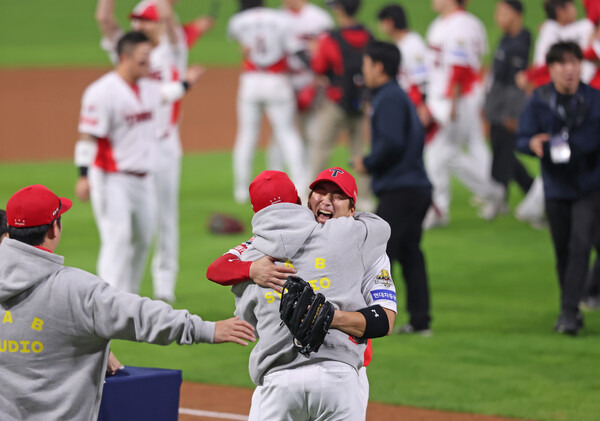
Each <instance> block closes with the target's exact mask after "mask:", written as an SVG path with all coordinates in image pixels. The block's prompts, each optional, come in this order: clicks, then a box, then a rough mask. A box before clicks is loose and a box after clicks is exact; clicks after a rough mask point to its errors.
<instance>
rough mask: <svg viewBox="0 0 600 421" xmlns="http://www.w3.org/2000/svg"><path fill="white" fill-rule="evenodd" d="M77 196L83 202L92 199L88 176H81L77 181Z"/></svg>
mask: <svg viewBox="0 0 600 421" xmlns="http://www.w3.org/2000/svg"><path fill="white" fill-rule="evenodd" d="M75 196H77V198H78V199H79V200H81V201H82V202H87V201H88V200H90V181H89V180H88V178H87V177H79V178H78V179H77V182H76V183H75Z"/></svg>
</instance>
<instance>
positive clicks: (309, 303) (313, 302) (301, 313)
mask: <svg viewBox="0 0 600 421" xmlns="http://www.w3.org/2000/svg"><path fill="white" fill-rule="evenodd" d="M334 312H335V308H334V307H333V304H331V303H330V302H329V301H327V300H326V299H325V296H324V295H323V294H320V293H319V294H315V292H314V291H313V289H312V287H311V286H310V284H309V283H308V282H306V281H305V280H304V279H302V278H299V277H298V276H288V279H287V282H286V283H285V285H284V286H283V294H282V295H281V304H280V305H279V314H280V316H281V320H282V322H283V323H284V324H285V325H286V326H287V327H288V329H289V330H290V332H292V336H294V344H295V345H296V346H297V347H298V348H299V349H298V351H299V352H300V353H301V354H302V355H304V356H306V357H308V356H309V355H310V353H311V352H317V351H318V350H319V347H320V346H321V345H322V344H323V341H325V335H327V332H328V330H329V326H331V322H332V320H333V313H334Z"/></svg>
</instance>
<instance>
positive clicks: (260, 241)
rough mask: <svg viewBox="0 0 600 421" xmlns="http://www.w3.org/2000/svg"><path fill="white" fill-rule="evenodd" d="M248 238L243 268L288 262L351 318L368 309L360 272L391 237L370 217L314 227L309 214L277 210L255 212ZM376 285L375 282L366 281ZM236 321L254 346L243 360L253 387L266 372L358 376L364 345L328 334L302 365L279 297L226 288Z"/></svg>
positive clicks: (250, 286)
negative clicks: (314, 369) (304, 368)
mask: <svg viewBox="0 0 600 421" xmlns="http://www.w3.org/2000/svg"><path fill="white" fill-rule="evenodd" d="M252 226H253V231H254V234H255V238H254V241H253V242H252V245H251V246H250V247H249V248H248V250H246V251H245V252H244V254H242V260H245V261H253V260H256V259H258V258H260V257H262V256H264V255H269V256H272V257H274V258H276V259H278V260H282V261H284V262H285V261H289V262H288V264H290V263H291V264H292V265H293V267H294V268H296V270H297V271H298V272H297V275H298V276H300V277H301V278H303V279H304V280H305V281H307V282H309V283H311V284H312V286H313V289H314V290H315V291H316V292H320V293H322V294H323V295H325V297H326V298H327V300H328V301H330V302H331V303H332V304H333V305H334V307H335V308H336V309H339V310H344V311H356V310H359V309H361V308H365V307H367V306H368V304H367V303H368V295H369V290H370V289H371V287H372V285H365V283H364V282H363V279H364V275H365V272H366V271H367V269H369V268H371V267H372V266H373V265H374V263H375V262H377V261H379V260H380V259H381V256H382V255H385V249H386V245H387V241H388V238H389V236H390V228H389V225H388V224H387V222H385V221H384V220H383V219H381V218H379V217H378V216H376V215H373V214H370V213H363V214H360V216H358V217H357V218H352V217H350V218H336V219H332V220H329V221H327V222H326V223H325V224H319V223H318V222H316V221H315V218H314V215H313V213H312V211H311V210H309V209H308V208H306V207H302V206H299V205H294V204H289V203H282V204H277V205H271V206H269V207H266V208H265V209H263V210H261V211H260V212H257V213H256V215H254V218H253V219H252ZM372 281H373V282H375V279H372ZM232 292H233V293H234V295H235V296H236V315H238V316H240V318H242V319H244V320H246V321H248V322H249V323H251V324H253V325H254V326H255V329H256V334H257V336H258V337H259V338H260V339H259V340H258V342H257V344H256V346H255V347H254V349H253V350H252V353H251V354H250V361H249V372H250V377H251V378H252V381H253V382H254V383H255V384H257V385H261V384H262V382H263V378H264V376H265V375H266V374H268V373H269V372H274V371H278V370H283V369H289V368H294V367H298V366H301V365H305V364H314V363H319V362H321V361H325V360H333V361H340V362H344V363H347V364H349V365H351V366H352V367H354V368H355V369H357V370H358V369H359V368H360V367H362V365H363V358H364V351H365V347H366V345H365V344H359V343H357V342H356V341H355V340H353V339H352V338H350V336H349V335H348V334H346V333H344V332H341V331H339V330H335V329H331V330H330V331H329V334H328V335H327V337H326V339H325V342H324V344H323V345H322V346H321V348H320V349H319V352H317V353H312V354H311V355H310V357H309V358H306V357H305V356H303V355H301V354H299V353H298V351H297V350H296V349H295V347H294V345H293V342H292V335H291V334H290V332H289V330H288V328H287V327H286V326H285V325H283V326H282V325H281V319H280V317H279V303H280V295H279V294H278V293H276V292H274V291H273V290H272V289H270V288H263V287H261V286H259V285H256V284H254V283H253V282H243V283H241V284H238V285H235V286H234V287H232Z"/></svg>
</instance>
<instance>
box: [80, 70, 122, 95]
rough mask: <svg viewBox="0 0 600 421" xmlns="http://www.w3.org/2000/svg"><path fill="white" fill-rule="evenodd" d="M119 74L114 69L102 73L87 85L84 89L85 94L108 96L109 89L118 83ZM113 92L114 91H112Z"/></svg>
mask: <svg viewBox="0 0 600 421" xmlns="http://www.w3.org/2000/svg"><path fill="white" fill-rule="evenodd" d="M118 78H119V75H118V74H117V72H115V71H114V70H112V71H110V72H108V73H105V74H103V75H102V76H100V77H99V78H98V79H96V80H95V81H93V82H92V83H90V84H89V85H88V87H87V88H86V90H85V93H86V94H87V95H95V96H110V94H111V91H109V89H114V88H115V87H116V86H117V85H118V84H119V79H118ZM112 93H113V94H114V91H112Z"/></svg>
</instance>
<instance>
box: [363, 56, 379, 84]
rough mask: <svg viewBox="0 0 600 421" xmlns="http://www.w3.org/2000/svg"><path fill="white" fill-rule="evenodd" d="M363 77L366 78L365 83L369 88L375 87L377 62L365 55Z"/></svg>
mask: <svg viewBox="0 0 600 421" xmlns="http://www.w3.org/2000/svg"><path fill="white" fill-rule="evenodd" d="M362 72H363V77H364V79H365V85H367V88H374V87H375V85H374V83H375V77H376V75H377V68H376V66H375V63H374V62H373V60H372V59H371V57H369V56H367V55H364V56H363V67H362Z"/></svg>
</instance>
